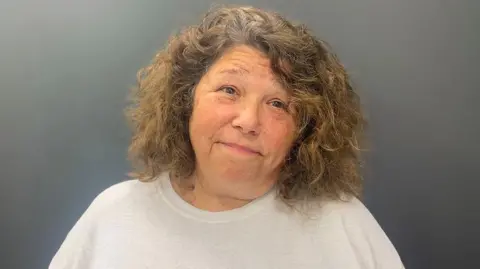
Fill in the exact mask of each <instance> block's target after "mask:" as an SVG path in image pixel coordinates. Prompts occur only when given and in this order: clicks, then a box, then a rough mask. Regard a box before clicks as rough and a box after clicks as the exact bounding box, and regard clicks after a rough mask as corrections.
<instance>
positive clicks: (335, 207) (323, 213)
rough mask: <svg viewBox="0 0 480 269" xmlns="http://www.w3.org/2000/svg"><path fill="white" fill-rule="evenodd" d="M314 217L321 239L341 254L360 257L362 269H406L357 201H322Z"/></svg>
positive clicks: (366, 211)
mask: <svg viewBox="0 0 480 269" xmlns="http://www.w3.org/2000/svg"><path fill="white" fill-rule="evenodd" d="M314 215H315V219H317V221H318V224H319V226H318V225H317V227H321V228H320V229H319V230H320V231H319V232H320V233H321V234H322V236H326V237H328V238H330V239H331V240H332V241H335V242H336V244H337V245H338V246H339V249H338V252H342V253H345V251H347V252H348V253H352V254H353V256H354V257H357V258H356V259H358V262H360V263H361V264H362V266H361V268H403V265H402V262H401V259H400V257H399V255H398V253H397V251H396V249H395V247H394V246H393V244H392V243H391V241H390V239H389V238H388V236H387V235H386V233H385V232H384V230H383V229H382V228H381V227H380V225H379V223H378V222H377V220H376V219H375V218H374V216H373V215H372V214H371V213H370V211H369V210H368V209H367V207H366V206H365V205H364V204H363V203H362V202H361V201H360V200H358V199H357V198H348V199H343V200H342V201H334V200H328V201H322V202H321V203H320V207H318V209H317V210H315V214H314ZM325 234H328V235H325Z"/></svg>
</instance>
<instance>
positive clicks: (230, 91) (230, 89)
mask: <svg viewBox="0 0 480 269" xmlns="http://www.w3.org/2000/svg"><path fill="white" fill-rule="evenodd" d="M220 90H221V91H223V92H225V93H226V94H230V95H233V94H235V93H236V92H237V91H236V90H235V89H234V88H233V87H223V88H221V89H220Z"/></svg>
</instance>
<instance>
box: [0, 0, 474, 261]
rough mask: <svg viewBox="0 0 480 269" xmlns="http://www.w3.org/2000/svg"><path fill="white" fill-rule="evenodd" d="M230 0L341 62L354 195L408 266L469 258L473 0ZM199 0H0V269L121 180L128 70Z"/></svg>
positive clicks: (33, 254)
mask: <svg viewBox="0 0 480 269" xmlns="http://www.w3.org/2000/svg"><path fill="white" fill-rule="evenodd" d="M221 2H222V1H217V3H221ZM223 3H225V2H223ZM237 3H249V4H254V5H255V6H257V7H266V8H270V9H274V10H277V11H280V12H281V13H283V14H285V15H287V16H288V17H289V18H291V19H294V20H300V21H303V22H305V23H307V24H308V25H309V26H310V27H311V28H312V29H314V32H315V33H316V34H318V35H319V36H320V37H322V38H323V39H326V40H327V41H329V42H330V43H331V44H332V46H333V47H334V48H335V50H336V52H337V53H338V54H339V56H340V57H341V59H342V60H343V62H344V63H345V66H346V67H347V68H348V70H349V71H350V73H351V74H352V76H353V78H354V80H355V84H356V85H357V87H358V90H359V92H360V94H361V96H362V98H363V103H364V105H365V109H366V112H367V113H368V117H369V120H370V132H369V134H370V138H371V142H372V145H371V149H370V152H369V153H368V154H367V155H366V157H367V161H368V165H367V168H366V170H365V173H366V174H365V175H366V181H367V189H366V193H365V195H366V197H365V201H366V204H367V205H368V207H369V208H370V209H371V211H372V212H373V214H374V215H375V216H376V218H377V220H378V221H379V222H380V224H381V225H382V227H383V228H384V230H385V231H386V232H387V234H388V235H389V237H390V238H391V240H392V241H393V243H394V244H395V245H396V247H397V249H398V251H399V253H400V254H401V256H402V259H403V261H404V263H405V265H406V267H407V268H437V269H441V268H480V262H479V259H478V256H479V255H480V247H479V243H480V232H479V231H478V227H480V212H479V210H478V206H479V205H480V198H479V195H478V191H479V187H480V183H479V181H478V180H479V173H478V167H479V166H480V161H479V159H480V158H479V157H478V152H479V151H480V143H478V140H477V139H478V137H480V120H479V119H477V117H478V116H479V115H480V108H478V107H476V104H478V101H479V99H480V89H479V86H478V83H477V79H478V77H479V75H480V74H479V72H478V63H479V62H480V52H479V50H480V30H479V28H480V22H479V21H480V1H475V0H472V1H466V0H455V1H452V0H437V1H435V0H324V1H319V0H316V1H313V0H312V1H291V0H284V1H275V0H269V1H260V0H257V1H241V2H237ZM210 4H211V1H206V0H204V1H198V0H195V1H186V0H169V1H159V0H156V1H153V0H152V1H146V0H135V1H133V0H131V1H120V0H108V1H107V0H101V1H100V0H77V1H64V0H63V1H61V0H59V1H52V0H48V1H34V0H27V1H19V0H0V38H1V40H0V41H1V42H0V173H1V176H0V180H1V185H0V217H1V222H0V225H1V226H0V268H6V269H7V268H46V267H47V264H48V263H49V261H50V259H51V257H52V256H53V255H54V253H55V251H56V250H57V248H58V247H59V245H60V243H61V242H62V240H63V239H64V237H65V235H66V233H67V232H68V230H69V229H70V228H71V227H72V226H73V224H74V223H75V221H76V220H77V218H78V217H79V216H80V214H81V213H82V212H83V211H84V210H85V209H86V207H87V206H88V204H89V203H90V202H91V201H92V199H93V198H94V197H95V196H96V195H97V194H98V193H99V192H101V191H102V190H103V189H104V188H106V187H108V186H110V185H112V184H114V183H116V182H118V181H121V180H124V179H126V172H127V171H128V168H129V165H128V162H127V161H126V157H125V156H126V148H127V145H128V141H129V136H130V133H129V131H128V129H127V127H126V124H125V123H124V118H123V115H122V110H123V108H124V106H125V104H126V101H125V100H126V98H125V96H126V94H127V92H128V89H129V88H130V87H131V86H132V85H133V84H134V82H135V73H136V71H137V69H138V68H140V67H141V66H143V65H145V64H147V63H148V61H149V60H150V58H151V57H152V56H153V54H154V53H155V51H156V49H157V48H159V47H161V46H162V45H163V44H164V43H165V42H166V40H167V38H168V36H169V35H170V34H171V33H173V32H175V30H177V29H179V28H180V27H181V26H186V25H188V24H191V23H196V22H197V21H198V19H199V18H200V15H201V14H202V13H203V12H204V11H206V10H207V9H208V8H209V7H210Z"/></svg>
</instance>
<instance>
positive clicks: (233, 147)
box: [221, 143, 259, 155]
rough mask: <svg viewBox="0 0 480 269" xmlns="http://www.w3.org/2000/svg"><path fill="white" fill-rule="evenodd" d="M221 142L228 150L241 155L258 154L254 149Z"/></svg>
mask: <svg viewBox="0 0 480 269" xmlns="http://www.w3.org/2000/svg"><path fill="white" fill-rule="evenodd" d="M221 144H222V145H224V146H225V147H226V148H228V149H230V150H233V151H235V152H237V153H240V154H243V155H259V154H258V153H257V152H255V151H251V150H248V149H245V148H242V147H239V146H236V145H231V144H224V143H221Z"/></svg>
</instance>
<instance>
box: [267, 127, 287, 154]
mask: <svg viewBox="0 0 480 269" xmlns="http://www.w3.org/2000/svg"><path fill="white" fill-rule="evenodd" d="M293 137H294V125H293V123H291V122H271V123H270V124H269V125H268V128H267V132H266V133H265V137H264V141H265V143H266V145H268V149H269V151H270V152H275V155H281V156H278V157H281V158H283V157H284V155H286V154H287V152H288V150H289V149H290V147H291V145H292V143H293Z"/></svg>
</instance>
